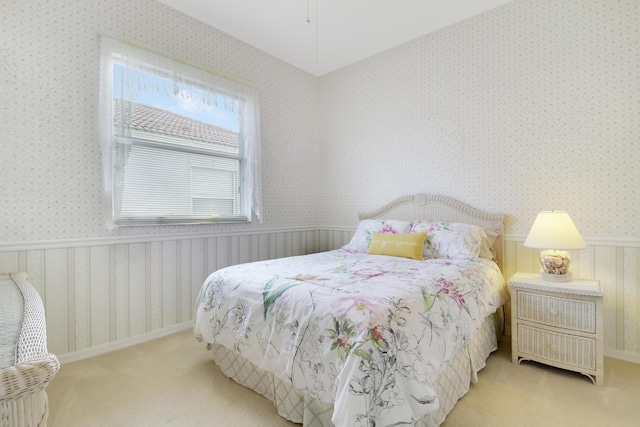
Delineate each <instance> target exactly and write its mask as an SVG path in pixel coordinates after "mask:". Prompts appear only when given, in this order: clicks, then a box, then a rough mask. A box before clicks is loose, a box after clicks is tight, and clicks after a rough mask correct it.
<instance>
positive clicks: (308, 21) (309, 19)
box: [306, 0, 318, 64]
mask: <svg viewBox="0 0 640 427" xmlns="http://www.w3.org/2000/svg"><path fill="white" fill-rule="evenodd" d="M306 21H307V24H309V23H311V18H309V0H307V19H306ZM317 63H318V0H316V64H317Z"/></svg>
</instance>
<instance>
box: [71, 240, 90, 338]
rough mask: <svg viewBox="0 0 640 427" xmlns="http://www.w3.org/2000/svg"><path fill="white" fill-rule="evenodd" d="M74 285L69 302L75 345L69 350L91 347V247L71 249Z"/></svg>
mask: <svg viewBox="0 0 640 427" xmlns="http://www.w3.org/2000/svg"><path fill="white" fill-rule="evenodd" d="M72 250H73V252H74V256H73V270H71V271H70V273H69V274H70V276H71V274H73V277H74V281H75V286H74V301H73V304H70V309H72V310H73V317H74V322H75V346H74V347H70V348H69V351H78V350H82V349H85V348H88V347H91V300H90V296H91V289H90V286H91V275H90V268H91V267H90V265H91V255H90V254H91V249H90V248H89V247H86V246H84V247H79V248H74V249H72Z"/></svg>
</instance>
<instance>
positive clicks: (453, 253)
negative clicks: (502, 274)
mask: <svg viewBox="0 0 640 427" xmlns="http://www.w3.org/2000/svg"><path fill="white" fill-rule="evenodd" d="M411 232H412V233H419V232H425V233H427V237H426V238H425V241H424V250H423V253H422V255H423V257H424V258H477V257H480V258H488V259H493V257H494V256H493V252H492V249H491V248H492V247H493V243H494V242H495V240H496V238H497V237H498V235H497V234H496V233H494V232H493V231H489V230H486V229H484V228H482V227H479V226H477V225H472V224H464V223H458V222H452V223H447V222H430V221H419V222H414V223H413V224H412V226H411Z"/></svg>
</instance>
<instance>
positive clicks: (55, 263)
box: [43, 249, 69, 353]
mask: <svg viewBox="0 0 640 427" xmlns="http://www.w3.org/2000/svg"><path fill="white" fill-rule="evenodd" d="M45 266H46V267H45V272H44V274H45V278H46V279H45V280H44V281H43V285H44V288H45V289H46V290H45V295H46V299H45V300H44V309H45V313H46V318H47V324H51V323H59V324H60V325H61V327H60V328H51V330H48V331H47V342H48V346H49V351H51V352H60V353H66V352H67V351H69V347H68V339H67V338H68V334H69V316H68V310H67V274H66V273H67V270H66V267H67V259H66V250H65V249H47V250H46V251H45Z"/></svg>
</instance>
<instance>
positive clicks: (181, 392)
mask: <svg viewBox="0 0 640 427" xmlns="http://www.w3.org/2000/svg"><path fill="white" fill-rule="evenodd" d="M604 383H605V385H604V387H596V386H594V385H592V383H591V381H590V380H589V379H588V378H587V377H585V376H582V375H580V374H577V373H572V372H567V371H563V370H560V369H555V368H551V367H547V366H544V365H540V364H536V363H532V362H525V363H522V364H521V365H519V366H516V365H513V364H512V363H511V349H510V342H509V339H508V338H507V337H503V339H502V340H501V342H500V348H499V349H498V351H496V352H495V353H493V354H492V355H491V356H490V357H489V359H488V361H487V366H486V367H485V368H484V369H483V370H482V371H481V372H480V374H479V383H478V384H475V385H473V386H472V388H471V390H470V391H469V393H468V394H467V395H466V396H464V397H463V398H462V399H461V400H460V401H459V402H458V404H457V405H456V406H455V408H454V409H453V411H452V412H451V413H450V414H449V416H448V417H447V419H446V420H445V423H444V424H443V427H484V426H522V427H537V426H544V427H554V426H582V427H590V426H599V427H605V426H616V427H627V426H628V427H631V426H634V427H638V426H640V364H635V363H631V362H625V361H621V360H617V359H610V358H605V377H604ZM47 393H48V395H49V406H50V413H49V426H50V427H93V426H110V427H116V426H135V427H147V426H148V427H152V426H153V427H158V426H193V427H196V426H234V427H244V426H261V427H262V426H265V427H280V426H282V427H284V426H296V425H297V424H294V423H291V422H288V421H286V420H284V419H283V418H281V417H279V416H278V415H277V413H276V410H275V408H274V406H273V404H272V403H271V402H270V401H269V400H267V399H265V398H263V397H262V396H259V395H258V394H256V393H254V392H252V391H251V390H248V389H246V388H244V387H242V386H240V385H238V384H236V383H235V382H233V381H232V380H230V379H228V378H226V377H225V376H224V375H222V373H221V372H220V370H219V369H218V368H217V366H216V365H215V363H214V362H213V360H212V358H211V356H210V355H209V353H208V352H207V351H206V349H205V346H204V344H202V343H198V342H197V341H196V340H195V338H193V335H192V333H191V331H189V330H187V331H183V332H179V333H176V334H172V335H169V336H166V337H163V338H159V339H156V340H153V341H149V342H147V343H144V344H139V345H136V346H133V347H129V348H126V349H122V350H117V351H113V352H110V353H107V354H104V355H100V356H96V357H92V358H89V359H84V360H80V361H77V362H73V363H68V364H65V365H63V366H62V368H61V369H60V372H59V373H58V375H57V376H56V377H55V378H54V379H53V381H52V382H51V384H50V385H49V387H48V388H47Z"/></svg>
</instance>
